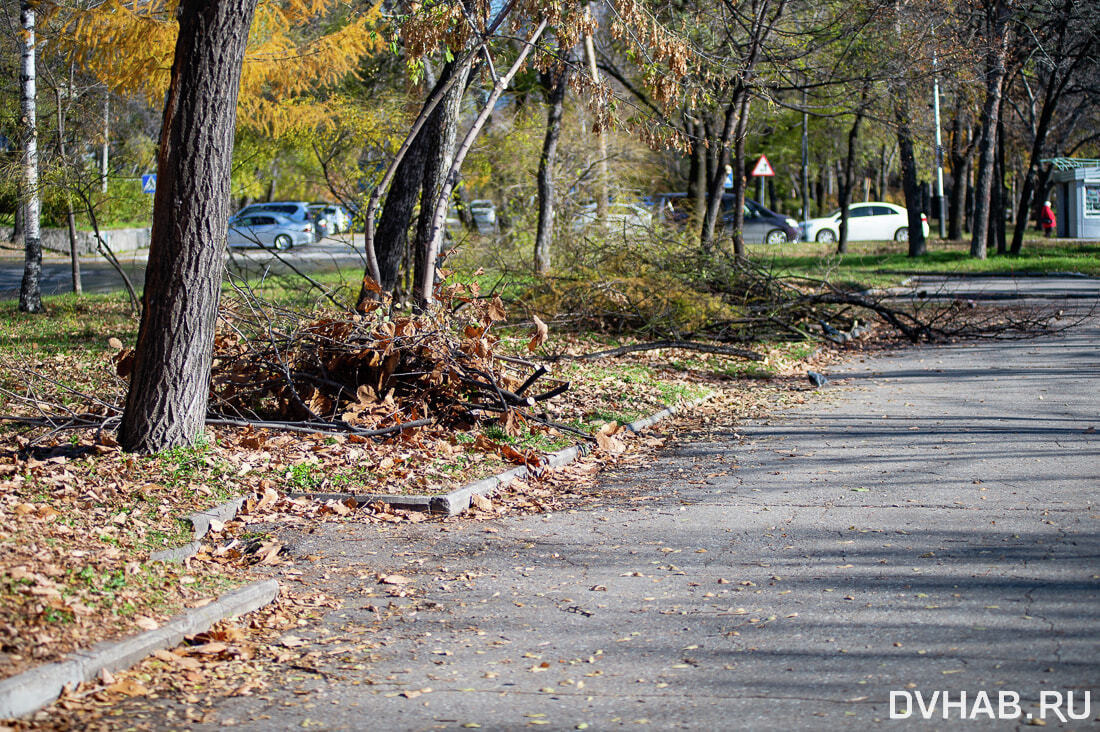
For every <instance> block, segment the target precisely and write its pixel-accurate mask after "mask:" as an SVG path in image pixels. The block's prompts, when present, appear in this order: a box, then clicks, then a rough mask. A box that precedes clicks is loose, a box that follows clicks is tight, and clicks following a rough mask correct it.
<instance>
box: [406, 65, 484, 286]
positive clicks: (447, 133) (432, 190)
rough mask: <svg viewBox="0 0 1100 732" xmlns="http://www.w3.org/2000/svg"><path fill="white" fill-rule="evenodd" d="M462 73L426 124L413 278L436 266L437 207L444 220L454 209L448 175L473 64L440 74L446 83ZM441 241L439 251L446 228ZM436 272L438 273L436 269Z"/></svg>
mask: <svg viewBox="0 0 1100 732" xmlns="http://www.w3.org/2000/svg"><path fill="white" fill-rule="evenodd" d="M456 74H457V75H458V77H459V78H458V81H457V82H456V83H455V84H454V85H453V86H452V87H451V88H450V90H449V91H448V92H447V95H446V96H445V97H443V101H442V102H440V103H439V106H438V107H436V108H435V111H434V112H432V118H431V120H430V121H429V122H428V124H427V126H425V128H424V131H423V132H422V134H423V135H424V139H425V140H426V142H427V147H426V148H425V152H424V169H423V173H422V175H421V187H420V216H419V219H418V220H417V223H416V240H415V241H414V242H413V248H412V250H413V281H414V282H423V281H424V278H425V277H426V276H427V274H426V268H428V267H431V268H432V269H433V270H434V268H435V259H434V257H433V256H432V255H431V248H432V246H433V241H432V239H433V231H432V219H433V217H434V215H435V211H436V208H437V207H438V206H440V205H443V207H444V220H445V218H446V212H447V210H449V209H450V203H451V202H450V191H451V190H453V188H450V189H448V190H447V192H446V193H444V185H445V183H446V178H447V175H448V173H449V172H450V170H451V163H452V162H453V161H454V157H455V139H456V138H457V137H458V113H459V112H460V111H461V109H462V97H463V95H464V94H465V93H466V80H467V79H468V78H469V75H470V64H469V63H467V64H465V65H464V66H463V67H462V68H458V67H457V66H456V62H454V61H452V62H450V63H448V64H447V65H445V66H444V67H443V71H442V72H441V73H440V75H439V79H440V81H442V82H443V83H446V82H447V81H448V80H449V79H450V78H451V77H452V76H454V75H456ZM442 195H446V196H447V198H448V200H447V201H445V202H442V203H441V202H440V196H442ZM440 234H441V236H440V241H439V242H436V243H435V251H437V252H438V251H439V247H440V246H441V244H442V232H440ZM433 274H434V273H433Z"/></svg>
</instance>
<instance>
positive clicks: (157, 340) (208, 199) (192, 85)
mask: <svg viewBox="0 0 1100 732" xmlns="http://www.w3.org/2000/svg"><path fill="white" fill-rule="evenodd" d="M255 7H256V0H182V2H181V3H180V7H179V11H178V14H177V17H178V18H179V36H178V38H177V40H176V54H175V61H174V62H173V64H172V81H171V85H170V86H169V90H168V96H167V99H166V100H165V105H164V121H163V124H162V127H161V137H160V151H159V155H158V160H157V192H156V197H155V198H154V202H153V233H152V241H151V244H150V248H149V265H148V268H147V270H146V273H145V293H144V296H143V297H142V302H143V305H144V308H143V310H142V316H141V326H140V329H139V330H138V340H137V346H136V348H135V353H134V364H133V374H132V376H131V378H130V391H129V393H128V394H127V396H126V411H125V413H124V415H123V417H122V425H121V427H120V429H119V442H120V443H121V444H122V446H123V448H124V449H126V450H128V451H131V452H160V451H162V450H166V449H168V448H172V447H176V446H179V445H187V444H191V443H192V442H194V440H195V439H196V438H197V437H198V436H199V435H200V434H201V433H202V430H203V423H204V420H205V418H206V407H207V402H208V399H209V396H210V363H211V360H212V354H213V344H214V329H215V323H216V322H217V315H218V299H219V295H220V293H221V283H222V269H223V263H222V262H223V257H224V254H225V233H226V223H227V220H228V218H229V192H230V190H229V188H230V187H229V176H230V170H231V163H232V156H233V132H234V127H235V124H236V118H237V92H238V89H239V86H240V75H241V63H242V61H243V60H244V50H245V45H246V42H247V40H248V29H249V26H250V25H251V22H252V14H253V11H254V10H255Z"/></svg>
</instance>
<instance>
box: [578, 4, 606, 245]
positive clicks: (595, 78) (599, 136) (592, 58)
mask: <svg viewBox="0 0 1100 732" xmlns="http://www.w3.org/2000/svg"><path fill="white" fill-rule="evenodd" d="M585 13H587V14H588V17H589V18H591V17H592V4H591V3H590V4H589V5H588V6H587V7H586V8H585ZM584 53H585V56H586V57H587V58H588V73H589V74H590V75H591V76H592V84H593V85H594V86H595V87H597V88H598V87H599V85H600V70H599V67H598V66H597V65H596V45H595V43H594V41H593V38H592V34H591V33H586V34H585V36H584ZM596 154H597V155H599V156H600V157H599V160H598V161H597V162H596V219H597V221H599V222H600V225H601V226H603V225H604V223H605V222H606V221H607V204H608V200H609V195H608V185H609V183H610V176H609V175H608V172H607V133H606V132H605V131H604V129H603V125H601V124H600V122H599V121H598V120H597V122H596Z"/></svg>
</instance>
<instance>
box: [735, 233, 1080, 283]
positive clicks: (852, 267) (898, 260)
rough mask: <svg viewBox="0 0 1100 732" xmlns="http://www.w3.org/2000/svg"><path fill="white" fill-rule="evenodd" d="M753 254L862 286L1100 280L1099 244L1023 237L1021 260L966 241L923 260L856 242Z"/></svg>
mask: <svg viewBox="0 0 1100 732" xmlns="http://www.w3.org/2000/svg"><path fill="white" fill-rule="evenodd" d="M748 249H749V256H750V257H752V258H754V259H755V260H756V261H757V262H760V263H762V264H767V265H769V266H770V267H771V268H772V269H773V270H774V271H775V272H776V273H781V274H792V275H802V276H807V277H815V278H821V279H829V280H831V281H833V282H835V283H838V284H839V283H849V284H853V285H863V286H875V285H878V286H881V285H889V284H896V283H898V282H900V281H901V280H903V279H905V278H906V277H908V276H911V275H914V274H923V273H928V274H1006V275H1011V274H1016V273H1021V272H1077V273H1081V274H1087V275H1096V276H1100V242H1094V241H1065V240H1052V241H1049V242H1048V241H1046V240H1044V239H1025V241H1024V249H1023V251H1022V252H1021V254H1020V256H1018V257H1013V256H1011V255H1008V256H998V255H996V254H994V253H990V255H989V256H988V258H986V259H974V258H973V257H971V256H970V249H969V244H968V243H966V242H944V241H940V240H933V241H930V242H929V245H928V253H927V254H925V255H924V256H923V257H917V258H911V257H909V256H908V251H907V249H906V245H905V244H903V243H894V242H852V243H851V244H849V245H848V249H849V251H848V253H847V254H845V255H837V254H836V249H835V245H828V244H818V243H816V242H800V243H797V244H786V245H783V246H782V247H781V248H777V247H774V246H772V247H766V246H764V245H750V246H749V247H748Z"/></svg>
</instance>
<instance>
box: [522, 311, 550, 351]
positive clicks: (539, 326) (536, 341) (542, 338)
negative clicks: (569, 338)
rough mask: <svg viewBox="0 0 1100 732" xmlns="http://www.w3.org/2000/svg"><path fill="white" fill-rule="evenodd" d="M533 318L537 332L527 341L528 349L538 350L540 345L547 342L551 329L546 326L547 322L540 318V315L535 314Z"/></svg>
mask: <svg viewBox="0 0 1100 732" xmlns="http://www.w3.org/2000/svg"><path fill="white" fill-rule="evenodd" d="M532 320H533V321H534V323H535V334H534V335H533V336H531V340H530V341H528V342H527V350H528V351H535V350H538V347H539V346H541V345H542V344H543V343H545V342H546V337H547V336H548V335H549V333H550V329H549V328H547V327H546V323H544V322H542V320H540V319H539V316H537V315H535V316H534V317H533V318H532Z"/></svg>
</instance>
